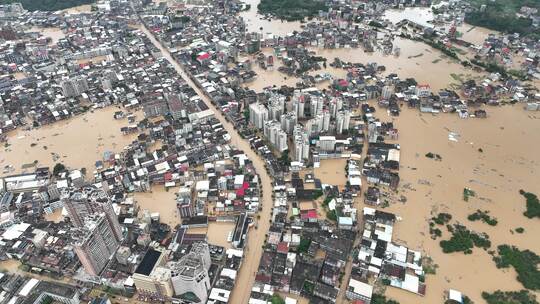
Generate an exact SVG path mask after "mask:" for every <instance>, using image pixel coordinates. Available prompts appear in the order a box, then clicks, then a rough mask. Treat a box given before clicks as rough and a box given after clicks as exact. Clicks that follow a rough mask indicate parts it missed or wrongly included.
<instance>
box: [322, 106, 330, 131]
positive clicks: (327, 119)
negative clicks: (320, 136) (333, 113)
mask: <svg viewBox="0 0 540 304" xmlns="http://www.w3.org/2000/svg"><path fill="white" fill-rule="evenodd" d="M322 121H323V126H322V130H323V131H324V132H326V131H328V130H330V112H329V111H328V110H323V112H322Z"/></svg>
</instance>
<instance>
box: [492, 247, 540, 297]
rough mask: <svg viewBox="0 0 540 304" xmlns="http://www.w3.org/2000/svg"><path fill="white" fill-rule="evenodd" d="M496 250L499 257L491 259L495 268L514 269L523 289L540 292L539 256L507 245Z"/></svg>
mask: <svg viewBox="0 0 540 304" xmlns="http://www.w3.org/2000/svg"><path fill="white" fill-rule="evenodd" d="M497 249H498V251H499V256H497V257H494V258H493V261H495V264H496V265H497V268H508V267H510V266H512V267H514V269H515V270H516V272H517V274H518V276H517V280H518V281H519V282H521V284H523V287H525V288H527V289H532V290H540V271H539V270H538V263H540V256H538V255H537V254H536V253H534V252H532V251H530V250H523V251H522V250H519V249H518V248H517V247H514V246H509V245H500V246H499V247H497Z"/></svg>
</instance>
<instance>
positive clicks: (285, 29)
mask: <svg viewBox="0 0 540 304" xmlns="http://www.w3.org/2000/svg"><path fill="white" fill-rule="evenodd" d="M242 2H244V3H246V4H248V5H250V6H251V7H250V9H249V10H247V11H244V12H241V13H240V16H241V17H242V18H244V22H245V23H246V28H247V30H248V32H250V33H251V32H257V33H262V34H263V36H264V37H267V35H268V34H272V35H277V36H285V35H287V34H289V33H292V32H293V31H301V30H302V27H301V26H302V23H300V22H299V21H296V22H286V21H283V22H282V21H281V20H275V19H271V20H267V19H261V18H262V17H264V16H263V15H259V14H258V13H257V5H258V4H259V2H260V0H244V1H242ZM261 27H262V32H261Z"/></svg>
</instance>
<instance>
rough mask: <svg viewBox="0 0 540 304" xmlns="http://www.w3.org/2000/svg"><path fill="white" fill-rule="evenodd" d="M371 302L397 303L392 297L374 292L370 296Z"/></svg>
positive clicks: (376, 303)
mask: <svg viewBox="0 0 540 304" xmlns="http://www.w3.org/2000/svg"><path fill="white" fill-rule="evenodd" d="M371 304H399V302H398V301H395V300H392V299H387V298H386V296H384V295H380V294H376V293H374V294H373V296H372V297H371Z"/></svg>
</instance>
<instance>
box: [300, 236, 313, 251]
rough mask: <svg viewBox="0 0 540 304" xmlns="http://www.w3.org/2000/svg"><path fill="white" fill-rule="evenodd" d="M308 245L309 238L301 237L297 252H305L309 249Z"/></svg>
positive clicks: (309, 243)
mask: <svg viewBox="0 0 540 304" xmlns="http://www.w3.org/2000/svg"><path fill="white" fill-rule="evenodd" d="M309 245H311V240H310V239H305V238H302V239H300V244H299V245H298V250H297V251H298V253H304V252H307V251H308V249H309Z"/></svg>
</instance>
